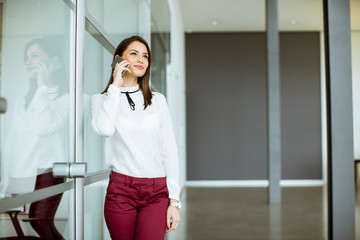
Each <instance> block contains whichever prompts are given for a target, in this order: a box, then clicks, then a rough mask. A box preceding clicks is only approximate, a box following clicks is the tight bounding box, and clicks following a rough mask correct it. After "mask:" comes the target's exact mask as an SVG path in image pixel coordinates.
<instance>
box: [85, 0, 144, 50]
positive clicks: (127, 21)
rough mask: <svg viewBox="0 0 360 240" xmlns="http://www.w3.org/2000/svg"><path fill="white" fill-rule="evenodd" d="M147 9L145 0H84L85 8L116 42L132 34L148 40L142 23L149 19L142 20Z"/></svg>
mask: <svg viewBox="0 0 360 240" xmlns="http://www.w3.org/2000/svg"><path fill="white" fill-rule="evenodd" d="M147 9H148V10H150V9H149V5H148V2H147V0H140V1H134V0H107V1H98V0H86V10H87V11H88V12H89V13H90V15H91V16H92V17H93V18H95V20H96V21H97V22H98V24H99V25H100V26H101V27H102V28H103V29H104V30H105V31H106V32H107V33H108V34H109V35H110V36H111V38H112V39H113V40H114V41H115V42H116V43H119V42H120V41H121V40H122V39H124V38H125V37H129V36H132V35H140V36H142V37H144V38H145V39H147V40H148V31H146V29H145V30H144V24H145V25H146V23H147V22H149V21H143V18H144V17H145V18H146V17H147V16H146V15H147V14H144V11H147Z"/></svg>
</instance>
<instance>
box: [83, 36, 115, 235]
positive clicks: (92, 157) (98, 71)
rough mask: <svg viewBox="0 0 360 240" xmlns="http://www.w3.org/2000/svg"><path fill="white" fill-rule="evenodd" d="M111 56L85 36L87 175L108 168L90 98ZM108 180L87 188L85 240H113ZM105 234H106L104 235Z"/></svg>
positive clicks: (102, 82)
mask: <svg viewBox="0 0 360 240" xmlns="http://www.w3.org/2000/svg"><path fill="white" fill-rule="evenodd" d="M111 60H112V54H110V53H109V52H108V51H107V50H106V49H105V48H104V47H103V46H102V45H101V44H100V43H99V42H98V41H97V40H95V39H94V38H93V37H92V36H91V35H90V34H89V33H88V32H86V33H85V81H84V93H85V95H84V114H85V116H84V120H85V124H84V157H85V161H86V162H87V163H88V173H91V172H95V171H99V170H102V169H105V168H106V164H105V162H104V146H103V141H104V139H103V137H101V136H98V135H96V134H95V132H94V131H93V130H92V126H91V112H90V98H91V96H92V95H93V94H95V93H101V92H102V91H103V90H104V89H105V86H106V84H107V82H108V81H109V78H110V74H111ZM107 181H108V180H105V181H104V183H101V182H100V183H95V184H91V185H88V186H86V187H85V198H84V199H85V201H84V217H85V221H84V222H85V229H86V231H85V239H94V240H97V239H110V237H104V236H107V235H106V234H107V228H106V226H105V222H104V214H103V206H104V196H105V190H106V185H107ZM104 234H105V235H104Z"/></svg>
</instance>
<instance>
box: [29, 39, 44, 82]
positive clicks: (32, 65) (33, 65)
mask: <svg viewBox="0 0 360 240" xmlns="http://www.w3.org/2000/svg"><path fill="white" fill-rule="evenodd" d="M48 58H49V57H48V55H47V53H46V52H45V51H44V50H43V49H42V48H41V47H40V46H39V45H37V44H33V45H31V46H30V47H29V48H28V49H27V51H26V55H25V65H26V70H27V72H28V75H29V78H30V79H34V78H37V74H38V67H37V66H38V65H39V64H40V63H42V62H45V61H46V60H47V59H48Z"/></svg>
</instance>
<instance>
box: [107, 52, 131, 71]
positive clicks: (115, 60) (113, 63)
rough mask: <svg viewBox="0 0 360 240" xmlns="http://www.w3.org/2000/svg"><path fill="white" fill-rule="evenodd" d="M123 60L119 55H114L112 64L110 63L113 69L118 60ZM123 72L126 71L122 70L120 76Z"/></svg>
mask: <svg viewBox="0 0 360 240" xmlns="http://www.w3.org/2000/svg"><path fill="white" fill-rule="evenodd" d="M123 60H124V59H122V58H121V57H120V56H119V55H116V57H115V59H114V61H113V62H112V64H111V67H112V68H113V69H115V66H116V64H117V63H119V62H122V61H123ZM126 67H127V68H128V67H129V64H128V65H127V66H126ZM125 73H126V70H124V71H123V72H122V73H121V76H122V75H124V74H125Z"/></svg>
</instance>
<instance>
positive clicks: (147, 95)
mask: <svg viewBox="0 0 360 240" xmlns="http://www.w3.org/2000/svg"><path fill="white" fill-rule="evenodd" d="M135 41H138V42H141V43H142V44H144V45H145V46H146V49H147V51H148V53H149V58H148V61H149V65H148V67H147V69H146V72H145V74H144V76H142V77H139V78H138V84H139V87H140V89H141V91H142V92H143V96H144V110H145V109H146V108H147V106H149V105H151V99H152V95H153V94H152V92H151V90H150V83H149V82H150V66H151V52H150V47H149V45H148V43H147V42H146V41H145V39H143V38H142V37H139V36H132V37H129V38H125V39H124V40H122V41H121V42H120V43H119V45H118V46H117V48H116V50H115V53H114V56H113V60H114V59H115V56H116V55H119V56H122V55H123V53H124V51H125V50H126V49H127V47H128V46H129V45H130V44H131V43H133V42H135ZM113 72H114V69H113V70H112V71H111V75H110V80H109V82H108V84H107V86H106V88H105V90H104V91H103V92H102V93H106V92H107V90H108V89H109V87H110V84H112V83H113V81H114V78H113Z"/></svg>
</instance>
